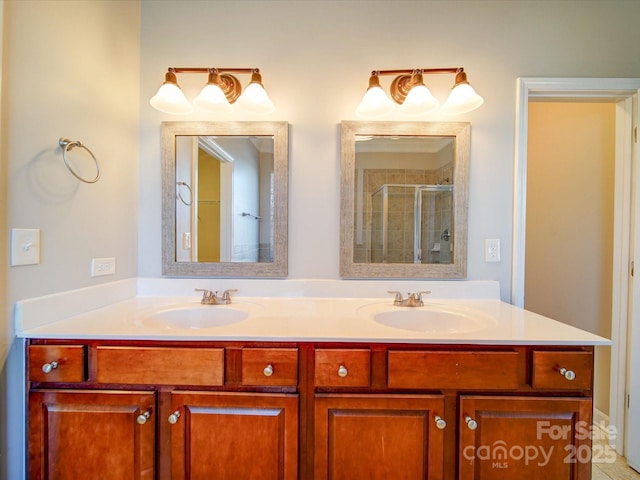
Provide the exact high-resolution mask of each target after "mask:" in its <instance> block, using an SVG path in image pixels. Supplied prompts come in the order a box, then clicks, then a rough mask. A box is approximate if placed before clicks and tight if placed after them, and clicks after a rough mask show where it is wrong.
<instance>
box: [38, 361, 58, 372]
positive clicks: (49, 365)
mask: <svg viewBox="0 0 640 480" xmlns="http://www.w3.org/2000/svg"><path fill="white" fill-rule="evenodd" d="M56 368H58V362H51V363H45V364H44V365H42V371H43V372H44V373H51V370H55V369H56Z"/></svg>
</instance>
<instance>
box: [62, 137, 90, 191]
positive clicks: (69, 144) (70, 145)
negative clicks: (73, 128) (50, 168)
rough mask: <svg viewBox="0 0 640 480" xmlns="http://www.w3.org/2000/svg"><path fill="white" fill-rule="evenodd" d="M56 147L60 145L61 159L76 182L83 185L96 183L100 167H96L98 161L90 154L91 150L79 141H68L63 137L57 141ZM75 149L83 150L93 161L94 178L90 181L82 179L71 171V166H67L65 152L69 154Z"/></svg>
mask: <svg viewBox="0 0 640 480" xmlns="http://www.w3.org/2000/svg"><path fill="white" fill-rule="evenodd" d="M58 145H60V148H62V159H63V160H64V164H65V165H66V167H67V170H69V171H70V172H71V174H72V175H73V176H74V177H76V178H77V179H78V180H80V181H81V182H84V183H96V182H97V181H98V179H99V178H100V165H98V160H97V159H96V156H95V155H94V154H93V153H92V152H91V150H89V149H88V148H87V147H86V146H85V145H83V144H82V143H80V142H79V141H74V140H69V139H68V138H64V137H62V138H60V139H59V140H58ZM76 147H80V148H84V149H85V150H86V151H87V153H88V154H89V155H91V158H92V159H93V163H94V164H95V166H96V176H95V177H94V178H92V179H91V180H87V179H86V178H82V177H81V176H80V175H78V174H77V173H76V172H75V171H74V170H73V168H71V165H69V161H68V160H67V152H70V151H71V150H73V149H74V148H76Z"/></svg>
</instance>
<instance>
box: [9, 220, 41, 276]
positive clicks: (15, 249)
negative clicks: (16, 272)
mask: <svg viewBox="0 0 640 480" xmlns="http://www.w3.org/2000/svg"><path fill="white" fill-rule="evenodd" d="M39 263H40V229H38V228H12V229H11V266H12V267H17V266H18V265H37V264H39Z"/></svg>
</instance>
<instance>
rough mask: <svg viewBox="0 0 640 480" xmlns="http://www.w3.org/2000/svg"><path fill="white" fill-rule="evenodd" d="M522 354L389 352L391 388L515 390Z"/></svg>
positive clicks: (513, 352)
mask: <svg viewBox="0 0 640 480" xmlns="http://www.w3.org/2000/svg"><path fill="white" fill-rule="evenodd" d="M519 357H520V354H519V353H518V352H515V351H503V352H468V351H467V352H464V351H462V352H447V351H443V352H440V351H437V352H436V351H428V352H424V351H422V352H414V351H389V357H388V361H389V371H388V382H389V387H390V388H429V389H447V388H450V389H461V388H462V389H476V388H483V389H514V388H517V387H518V386H519V384H520V382H519V377H520V375H519V370H520V362H519Z"/></svg>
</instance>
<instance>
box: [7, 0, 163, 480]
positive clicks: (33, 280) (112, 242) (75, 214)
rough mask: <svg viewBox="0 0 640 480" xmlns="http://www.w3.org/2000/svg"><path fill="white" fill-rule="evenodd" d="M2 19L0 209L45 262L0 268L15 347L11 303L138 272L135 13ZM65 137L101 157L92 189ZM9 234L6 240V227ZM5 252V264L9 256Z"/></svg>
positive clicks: (25, 11) (18, 385) (19, 392)
mask: <svg viewBox="0 0 640 480" xmlns="http://www.w3.org/2000/svg"><path fill="white" fill-rule="evenodd" d="M3 17H4V18H3V20H4V22H3V29H2V37H3V46H4V52H3V57H2V74H3V75H2V107H3V108H2V142H1V145H2V151H1V156H2V165H3V167H2V168H4V164H5V163H6V166H7V190H6V192H5V190H4V188H3V189H2V194H1V195H6V197H7V198H6V200H7V201H6V203H5V202H4V201H2V206H1V207H0V208H2V209H3V210H4V211H3V215H4V214H6V217H7V221H6V226H7V227H8V228H39V229H41V230H42V236H41V245H42V253H41V257H42V263H41V264H40V265H33V266H20V267H7V268H6V269H5V268H3V269H2V275H3V276H4V275H5V273H6V275H7V285H6V289H5V288H4V282H2V283H0V287H3V288H2V290H3V293H5V292H6V299H7V302H6V304H5V303H4V302H2V305H3V312H2V313H1V314H0V328H1V329H2V334H1V338H2V339H4V338H5V334H6V338H7V339H8V341H9V342H11V341H12V339H13V337H14V331H13V325H12V324H11V323H10V322H7V324H6V325H5V323H4V321H3V320H2V319H3V318H5V316H6V318H11V314H12V309H13V305H14V304H15V302H16V301H18V300H21V299H24V298H30V297H36V296H41V295H46V294H49V293H54V292H60V291H64V290H71V289H75V288H80V287H86V286H91V285H96V284H99V283H104V282H107V281H112V280H116V279H123V278H128V277H134V276H136V274H137V263H136V260H137V258H136V257H137V228H138V218H137V212H136V210H137V205H138V201H137V194H138V192H137V185H138V161H139V153H138V106H139V65H140V63H139V48H138V47H139V44H140V43H139V42H140V41H139V33H140V6H139V3H138V2H136V1H126V2H106V1H100V0H83V1H75V0H69V1H58V0H56V1H48V0H37V1H35V0H20V1H17V0H8V1H6V2H4V11H3ZM62 136H64V137H69V138H71V139H73V140H80V141H81V142H83V143H85V144H86V145H87V146H88V147H89V148H90V149H91V150H92V151H93V153H94V154H95V155H96V157H97V159H98V161H99V162H100V168H101V170H102V177H101V178H100V180H99V181H98V182H97V183H95V184H93V185H87V184H83V183H80V182H79V181H78V180H76V179H75V178H74V177H73V176H72V175H71V174H70V173H69V172H68V171H67V170H66V169H65V167H64V163H63V161H62V157H61V150H60V148H59V147H58V143H57V142H58V139H59V138H60V137H62ZM73 153H74V154H75V153H76V152H75V151H74V152H73ZM89 161H90V160H89ZM0 171H2V170H1V169H0ZM3 177H4V176H3V175H0V178H3ZM158 182H159V180H158ZM158 203H159V198H158ZM0 218H2V216H0ZM2 235H3V237H4V238H5V239H6V238H8V231H7V229H3V234H2ZM5 241H6V240H5ZM4 245H5V244H4V242H3V243H2V246H3V247H4ZM2 252H3V260H4V259H5V258H7V257H6V256H7V249H6V248H3V249H2ZM93 257H116V259H117V273H116V275H115V276H110V277H99V278H91V277H90V263H91V258H93ZM4 305H6V307H4ZM2 343H4V342H2ZM0 353H2V355H0V371H1V372H2V373H3V374H2V375H0V381H1V383H0V385H1V386H0V394H1V397H0V404H2V405H3V406H6V407H7V409H8V414H7V415H6V418H5V417H4V416H3V417H0V425H1V427H0V436H1V437H2V438H3V441H0V446H2V445H4V443H5V441H4V439H6V443H7V447H6V448H2V451H0V478H11V479H18V478H20V473H19V471H20V469H21V467H22V466H21V463H22V459H24V458H25V457H24V443H23V439H22V438H21V436H20V431H21V429H22V428H23V427H24V417H23V402H24V397H23V390H24V376H23V375H22V363H23V358H24V357H23V356H22V351H21V344H20V342H17V341H13V344H12V345H11V350H10V352H9V358H8V360H7V362H6V363H5V358H4V348H3V349H2V351H1V352H0ZM0 410H2V409H0ZM0 414H1V412H0ZM7 459H11V460H12V462H13V463H12V464H11V465H9V467H7V466H6V460H7ZM7 468H8V470H7Z"/></svg>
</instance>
